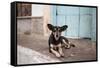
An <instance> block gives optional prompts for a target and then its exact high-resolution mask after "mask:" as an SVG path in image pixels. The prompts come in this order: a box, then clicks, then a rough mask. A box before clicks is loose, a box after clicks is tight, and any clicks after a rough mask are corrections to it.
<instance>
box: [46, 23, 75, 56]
mask: <svg viewBox="0 0 100 68" xmlns="http://www.w3.org/2000/svg"><path fill="white" fill-rule="evenodd" d="M47 27H48V28H49V30H51V31H52V32H51V34H50V37H49V40H48V43H49V52H51V53H53V54H55V55H56V56H57V57H64V53H63V50H62V47H65V48H70V47H71V46H72V47H75V45H74V44H72V43H70V42H69V41H68V39H67V38H66V37H64V36H61V33H62V31H65V30H66V29H67V28H68V26H67V25H64V26H62V27H60V26H53V25H51V24H47Z"/></svg>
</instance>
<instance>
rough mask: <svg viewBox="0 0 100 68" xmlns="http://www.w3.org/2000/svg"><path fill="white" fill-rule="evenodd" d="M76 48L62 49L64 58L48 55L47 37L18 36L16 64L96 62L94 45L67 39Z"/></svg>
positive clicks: (85, 41)
mask: <svg viewBox="0 0 100 68" xmlns="http://www.w3.org/2000/svg"><path fill="white" fill-rule="evenodd" d="M69 41H70V42H72V43H74V44H75V45H76V47H74V48H71V49H63V52H64V54H65V57H64V58H57V57H56V56H55V55H54V54H52V53H49V50H48V37H45V36H42V35H38V34H31V35H25V34H18V35H17V44H18V52H17V53H18V56H17V58H18V60H17V61H18V64H36V63H52V62H72V61H90V60H96V43H95V42H92V41H90V40H88V39H69Z"/></svg>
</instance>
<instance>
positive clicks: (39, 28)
mask: <svg viewBox="0 0 100 68" xmlns="http://www.w3.org/2000/svg"><path fill="white" fill-rule="evenodd" d="M49 21H50V8H49V6H48V5H33V4H32V15H31V16H22V17H17V23H18V26H17V27H18V28H17V29H18V33H25V34H27V33H28V34H31V33H34V34H41V35H44V36H46V35H48V28H47V23H50V22H49Z"/></svg>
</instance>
